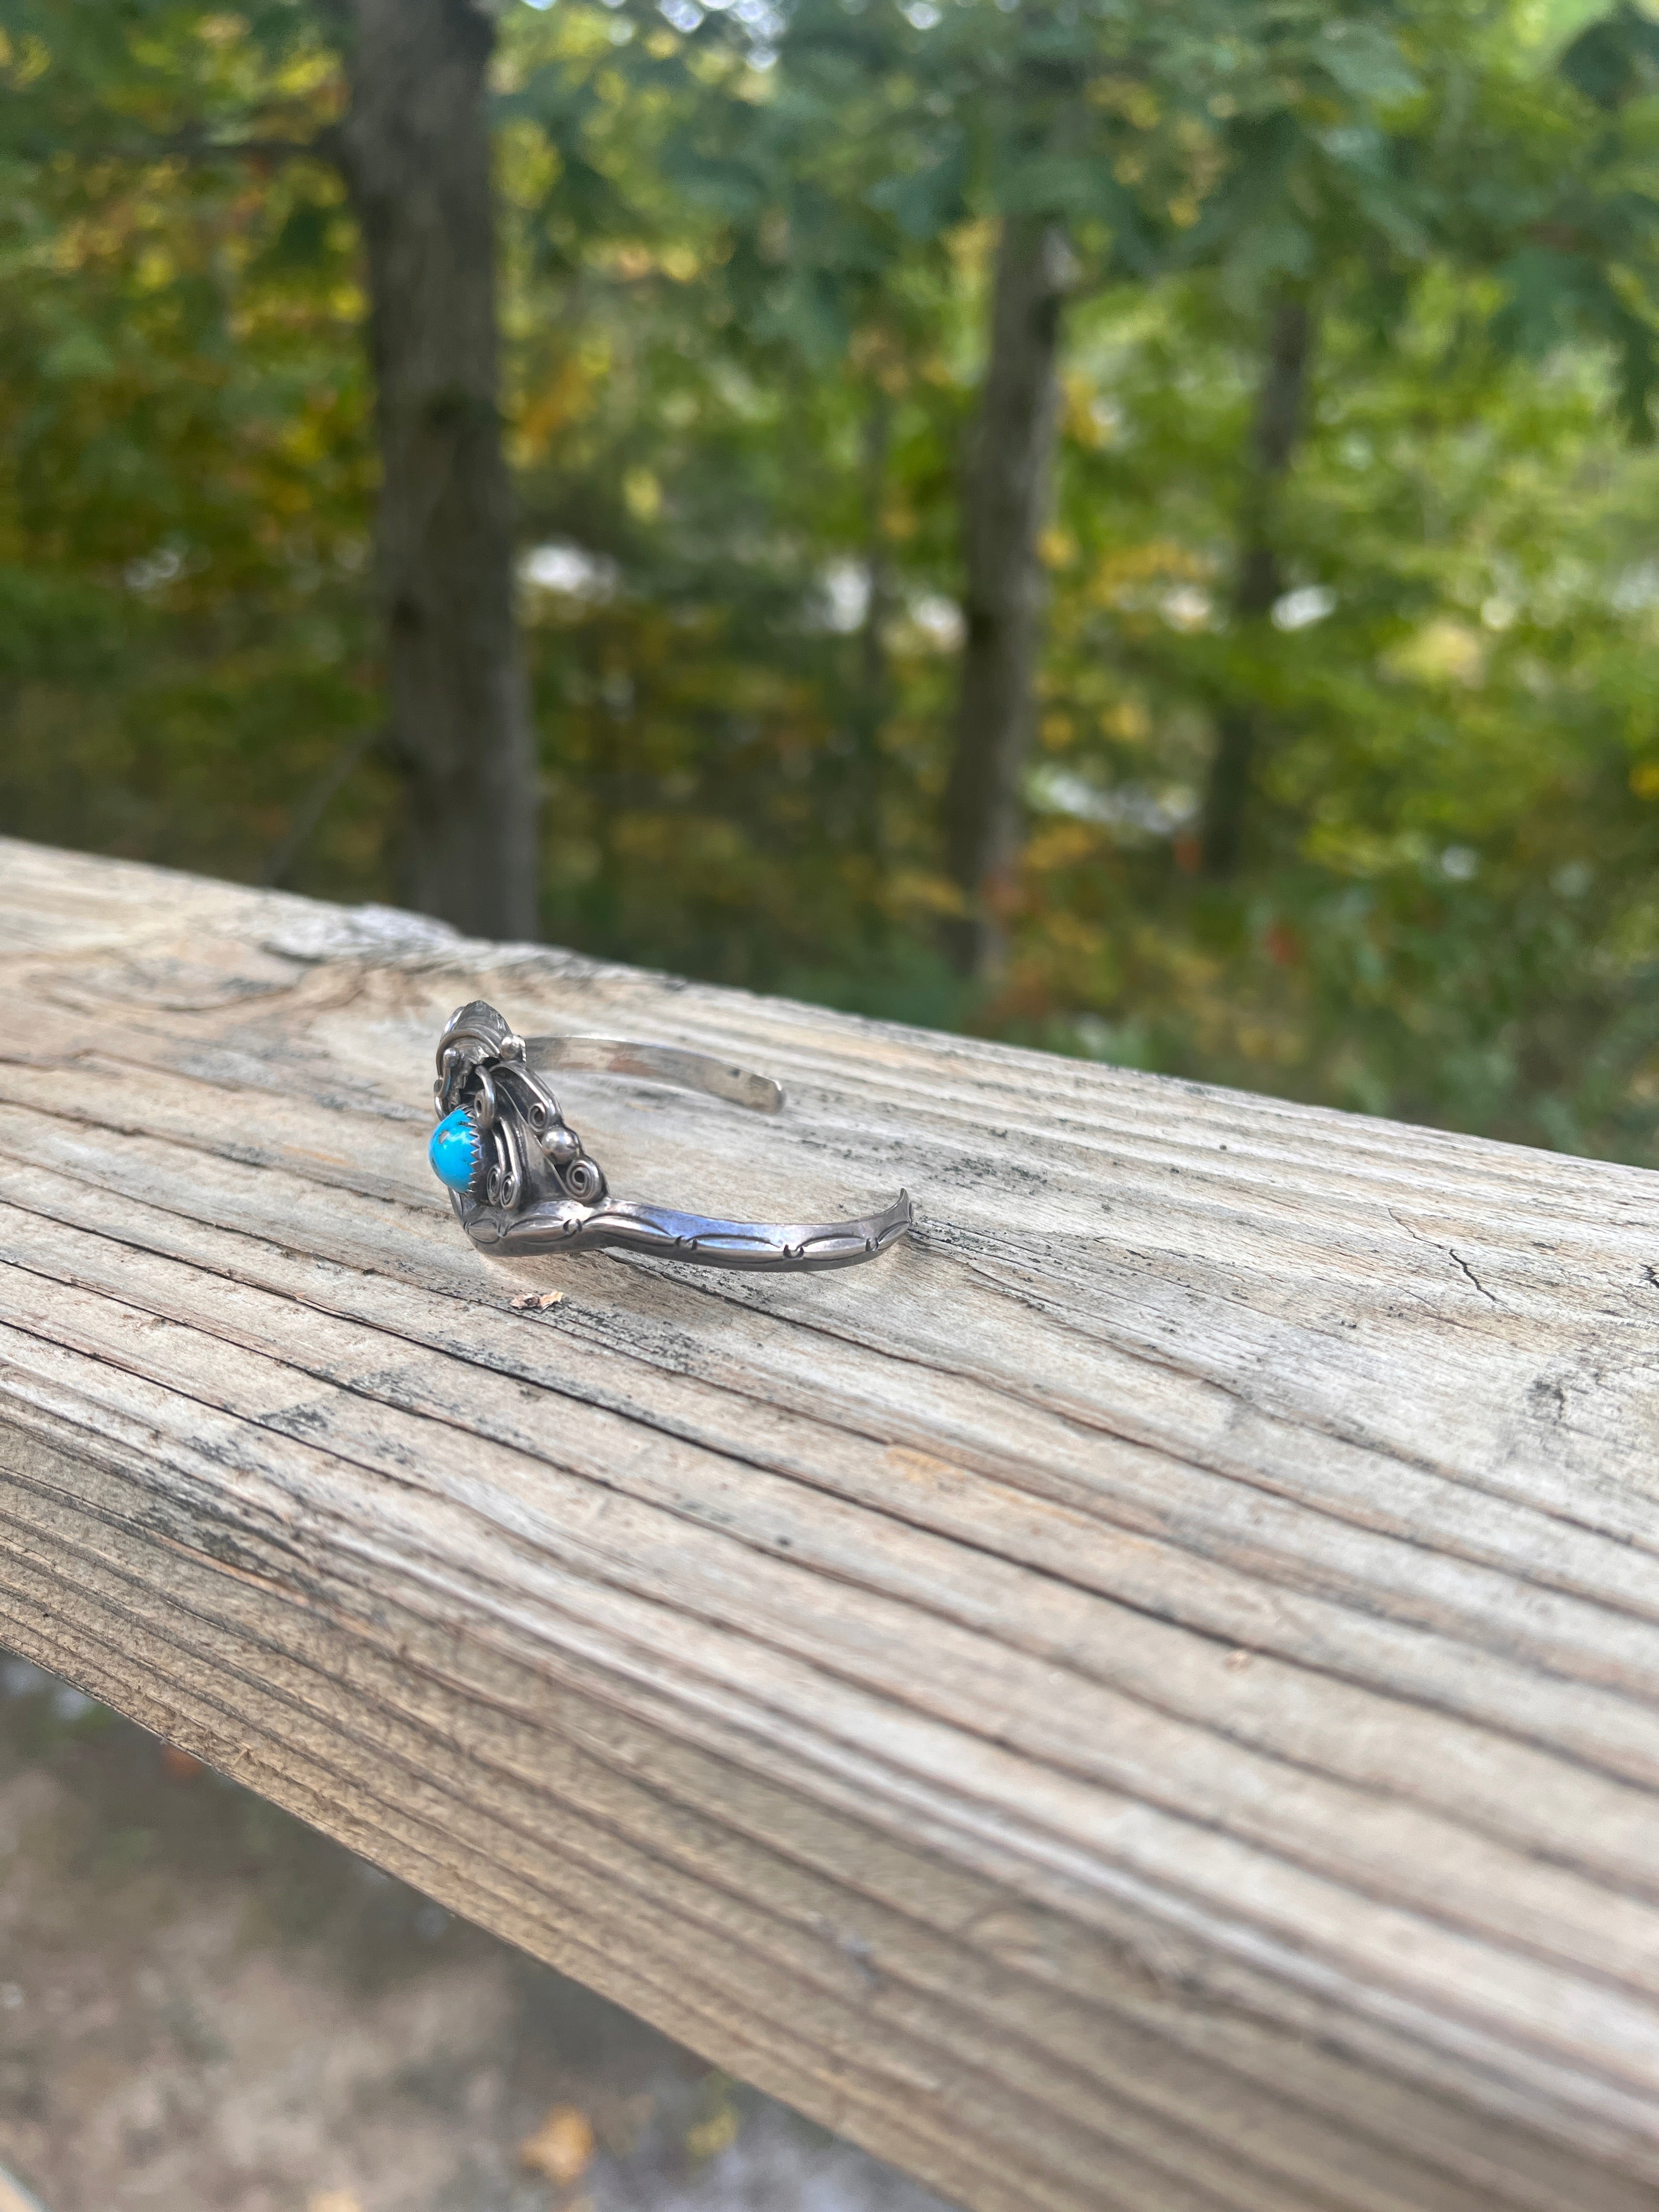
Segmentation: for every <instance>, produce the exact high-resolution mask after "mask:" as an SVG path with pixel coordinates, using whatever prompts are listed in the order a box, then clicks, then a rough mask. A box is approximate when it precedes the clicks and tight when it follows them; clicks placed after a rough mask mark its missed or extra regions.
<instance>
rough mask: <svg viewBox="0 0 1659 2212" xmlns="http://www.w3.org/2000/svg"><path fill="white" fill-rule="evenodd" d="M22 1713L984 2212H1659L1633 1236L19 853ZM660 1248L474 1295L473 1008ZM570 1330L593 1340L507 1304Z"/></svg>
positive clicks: (1543, 1203) (1561, 1200) (1649, 1552)
mask: <svg viewBox="0 0 1659 2212" xmlns="http://www.w3.org/2000/svg"><path fill="white" fill-rule="evenodd" d="M0 941H3V944H4V946H5V950H6V952H7V957H8V969H7V972H8V975H9V978H10V989H9V994H8V1001H7V1003H8V1008H9V1019H8V1021H7V1024H6V1029H5V1035H4V1036H3V1038H0V1260H3V1261H4V1262H5V1266H4V1267H3V1270H0V1642H3V1643H6V1644H10V1645H12V1646H13V1647H15V1649H16V1650H19V1651H21V1652H22V1653H24V1654H26V1655H27V1656H28V1657H30V1658H32V1659H34V1660H36V1661H38V1662H40V1663H41V1664H42V1665H45V1666H47V1667H50V1668H54V1669H55V1670H56V1671H57V1672H58V1673H59V1674H63V1675H64V1676H65V1677H67V1678H68V1679H69V1680H71V1681H73V1682H75V1683H76V1684H77V1685H79V1686H81V1687H82V1688H83V1689H85V1690H87V1691H88V1692H91V1693H92V1694H94V1695H95V1696H97V1697H100V1698H103V1699H107V1700H108V1701H109V1702H110V1703H112V1704H113V1705H116V1706H118V1708H119V1709H120V1710H122V1711H125V1712H127V1713H129V1714H131V1716H133V1717H135V1718H137V1719H138V1720H139V1721H141V1722H143V1723H144V1724H145V1725H147V1726H149V1727H152V1728H155V1729H159V1730H160V1731H161V1732H162V1733H164V1734H165V1735H168V1736H169V1737H171V1738H172V1739H173V1740H174V1741H178V1742H179V1743H181V1744H183V1745H184V1746H185V1747H187V1748H188V1749H190V1750H191V1751H192V1752H194V1753H197V1754H198V1755H199V1756H202V1757H204V1758H206V1759H210V1760H211V1761H213V1762H214V1763H215V1764H216V1765H219V1766H221V1767H222V1768H223V1769H225V1770H226V1771H229V1772H231V1773H234V1774H235V1775H237V1776H238V1777H240V1778H241V1779H243V1780H244V1781H246V1782H247V1783H249V1784H251V1785H252V1787H253V1788H255V1789H257V1790H261V1791H263V1792H264V1794H265V1795H266V1796H270V1797H271V1798H273V1799H275V1800H276V1801H278V1802H281V1803H283V1804H284V1805H287V1806H289V1807H290V1808H293V1809H295V1811H297V1812H299V1813H300V1814H302V1815H303V1816H304V1817H305V1818H307V1820H313V1821H314V1822H315V1823H316V1824H317V1825H318V1826H319V1827H322V1828H325V1829H326V1830H328V1831H329V1832H331V1833H332V1834H335V1835H337V1836H340V1837H342V1838H344V1839H345V1840H346V1841H347V1842H349V1844H351V1845H352V1846H353V1847H354V1848H355V1849H356V1850H360V1851H362V1852H363V1853H364V1854H365V1855H366V1856H367V1857H370V1858H373V1859H374V1860H376V1861H378V1862H379V1863H381V1864H383V1865H385V1866H386V1867H388V1868H390V1869H392V1870H394V1871H396V1872H397V1873H398V1874H400V1875H404V1876H406V1877H407V1878H409V1879H410V1880H412V1881H416V1882H418V1883H419V1884H421V1885H422V1887H424V1888H426V1889H427V1890H428V1891H429V1892H430V1893H432V1894H433V1895H434V1896H435V1897H437V1898H438V1899H441V1901H442V1902H443V1903H444V1904H445V1905H449V1906H451V1907H453V1909H455V1910H457V1911H461V1912H463V1913H465V1914H467V1915H469V1916H471V1917H473V1918H475V1919H477V1920H478V1921H480V1922H482V1923H484V1924H486V1925H487V1926H489V1927H490V1928H492V1929H495V1930H497V1931H499V1932H501V1933H502V1934H504V1935H506V1936H509V1937H511V1938H512V1939H513V1941H515V1942H519V1943H521V1944H523V1945H524V1946H525V1947H526V1948H528V1949H530V1950H532V1951H534V1952H535V1953H537V1954H538V1955H540V1956H541V1957H544V1958H545V1959H548V1960H550V1961H552V1962H553V1963H554V1964H555V1965H556V1966H560V1967H562V1968H563V1969H564V1970H565V1971H567V1972H570V1973H573V1974H574V1975H576V1976H577V1977H578V1978H580V1979H581V1980H583V1981H585V1982H587V1983H589V1984H592V1986H594V1987H595V1988H598V1989H600V1990H604V1991H605V1993H606V1994H608V1995H609V1996H612V1997H615V1998H617V2000H619V2001H620V2002H623V2003H624V2004H626V2005H629V2006H631V2007H632V2008H635V2010H636V2011H638V2012H641V2013H642V2014H644V2015H646V2016H647V2018H649V2019H651V2020H653V2021H655V2022H657V2023H658V2024H659V2026H661V2027H664V2028H665V2029H666V2030H667V2031H668V2032H670V2033H672V2034H674V2035H677V2036H679V2037H681V2038H682V2039H684V2041H686V2042H687V2043H689V2044H690V2045H693V2046H694V2047H695V2048H696V2049H697V2050H699V2051H702V2052H704V2053H706V2054H707V2055H708V2057H711V2058H713V2059H714V2060H717V2061H718V2062H719V2063H722V2064H724V2065H726V2066H728V2067H730V2068H732V2069H733V2070H734V2071H736V2072H738V2073H739V2074H741V2075H745V2076H746V2077H748V2078H750V2079H751V2080H753V2081H757V2082H758V2083H760V2084H761V2085H762V2086H763V2087H766V2088H768V2089H769V2090H771V2091H773V2092H774V2093H776V2094H779V2095H781V2096H783V2097H785V2098H787V2099H788V2100H791V2101H792V2102H793V2103H794V2104H796V2105H798V2106H800V2107H801V2108H802V2109H803V2110H805V2111H806V2112H810V2113H811V2114H813V2115H814V2116H815V2117H817V2118H819V2119H822V2120H823V2121H824V2122H826V2123H827V2124H829V2125H831V2126H833V2127H836V2128H838V2129H841V2130H844V2131H845V2132H846V2133H848V2134H849V2135H851V2136H854V2137H855V2138H857V2139H858V2140H860V2141H861V2142H865V2143H866V2144H867V2145H868V2146H869V2147H870V2148H872V2149H874V2150H876V2151H878V2152H879V2153H881V2154H883V2155H884V2156H886V2157H888V2158H890V2159H893V2160H896V2161H898V2162H899V2163H901V2164H902V2165H904V2166H908V2167H909V2168H910V2169H912V2170H913V2171H915V2172H917V2173H918V2174H920V2175H921V2176H923V2177H924V2178H925V2179H927V2180H929V2181H930V2182H932V2183H933V2185H935V2186H936V2187H938V2188H939V2189H940V2190H941V2191H944V2192H945V2194H946V2195H948V2196H951V2197H955V2198H957V2200H959V2201H960V2202H961V2203H963V2205H966V2206H970V2207H973V2208H976V2212H978V2209H979V2208H983V2212H1079V2209H1080V2208H1085V2207H1087V2208H1091V2209H1092V2208H1096V2207H1102V2208H1112V2212H1117V2208H1121V2209H1122V2212H1475V2208H1498V2207H1503V2208H1514V2209H1515V2212H1636V2208H1638V2207H1651V2206H1652V2205H1653V2204H1654V2203H1655V2202H1656V2194H1659V1556H1656V1555H1659V1508H1656V1500H1659V1449H1656V1446H1659V1179H1656V1178H1655V1177H1653V1176H1649V1175H1646V1174H1644V1173H1642V1172H1640V1171H1638V1170H1632V1169H1626V1168H1620V1167H1614V1166H1609V1165H1606V1164H1598V1163H1594V1162H1587V1161H1581V1160H1569V1159H1565V1158H1555V1157H1553V1156H1547V1155H1544V1154H1541V1153H1534V1152H1524V1151H1520V1150H1516V1149H1514V1148H1511V1147H1505V1146H1496V1145H1490V1144H1485V1143H1480V1142H1476V1141H1474V1140H1472V1139H1464V1138H1459V1137H1455V1136H1448V1135H1445V1134H1443V1133H1436V1132H1431V1131H1425V1130H1418V1129H1407V1128H1401V1127H1394V1126H1391V1125H1389V1124H1385V1123H1382V1122H1377V1121H1364V1120H1360V1119H1358V1118H1347V1117H1344V1116H1341V1115H1333V1114H1328V1113H1322V1112H1317V1111H1314V1110H1311V1109H1304V1108H1300V1107H1296V1106H1290V1105H1285V1104H1283V1103H1277V1102H1273V1101H1271V1100H1265V1099H1256V1098H1247V1097H1239V1096H1235V1095H1232V1094H1229V1093H1226V1092H1222V1091H1212V1090H1206V1089H1203V1088H1200V1087H1198V1086H1194V1085H1181V1084H1175V1083H1170V1082H1165V1081H1161V1080H1158V1079H1153V1078H1150V1077H1145V1076H1139V1075H1135V1074H1129V1073H1121V1072H1120V1071H1116V1070H1112V1069H1107V1068H1102V1067H1094V1066H1085V1065H1083V1064H1080V1063H1076V1062H1072V1061H1067V1060H1053V1059H1049V1058H1046V1057H1044V1056H1042V1055H1040V1054H1030V1053H1020V1052H1015V1051H1011V1050H1007V1049H1004V1048H999V1047H995V1046H992V1045H987V1044H983V1043H979V1042H973V1041H970V1040H963V1039H957V1038H945V1037H940V1036H926V1035H922V1034H920V1033H917V1032H913V1031H907V1030H900V1029H897V1028H894V1027H890V1026H886V1025H881V1024H867V1023H860V1022H856V1021H853V1020H849V1019H845V1018H839V1017H836V1016H832V1015H829V1014H826V1013H823V1012H818V1011H817V1010H815V1009H811V1008H807V1007H804V1006H793V1005H790V1004H787V1003H784V1002H781V1001H772V1000H758V999H754V998H750V997H746V996H744V995H743V994H737V993H730V992H720V991H714V990H711V989H706V988H702V987H693V986H690V985H686V984H683V983H679V982H676V981H672V980H671V979H667V978H664V977H660V976H653V975H642V974H639V973H635V972H633V971H630V970H626V969H617V968H606V967H603V966H600V965H597V964H595V963H590V962H586V961H582V960H580V959H577V958H574V957H572V956H570V955H568V954H564V953H561V952H556V951H549V950H547V949H545V948H538V947H529V946H507V947H502V946H495V945H483V944H477V943H471V942H468V941H465V940H463V939H458V938H455V937H453V936H451V935H450V934H448V933H446V932H444V931H443V930H441V928H439V927H437V926H436V925H434V924H430V923H425V922H422V921H418V920H416V918H414V917H410V916H407V915H391V914H386V913H384V912H380V911H377V910H375V909H362V910H356V911H347V910H343V909H335V908H325V907H319V906H316V905H313V904H310V903H308V902H305V901H302V900H298V899H293V898H289V897H284V896H277V895H274V894H262V893H254V892H249V891H245V890H237V889H234V888H231V887H228V886H225V885H222V884H209V883H206V882H203V881H200V880H197V879H194V878H185V877H177V876H168V875H166V874H163V873H161V872H155V871H150V870H145V869H142V868H137V867H134V866H126V865H123V864H117V863H112V862H104V861H94V860H86V859H81V858H75V857H71V856H69V855H65V854H54V853H48V852H46V851H42V850H40V849H38V848H28V847H24V846H21V845H16V844H0ZM477 994H482V995H483V996H486V997H488V998H489V999H491V1000H494V1001H495V1003H496V1004H498V1005H500V1006H501V1007H502V1009H503V1011H505V1012H507V1014H508V1016H509V1018H511V1019H513V1021H514V1022H515V1023H516V1024H518V1025H519V1026H520V1029H524V1030H531V1029H535V1030H557V1029H560V1028H567V1027H568V1028H572V1029H580V1030H589V1031H594V1030H597V1031H603V1032H605V1033H608V1034H613V1035H623V1036H630V1035H631V1036H645V1037H647V1038H651V1039H653V1040H657V1041H661V1042H670V1043H676V1044H682V1045H685V1046H689V1047H691V1048H695V1049H697V1050H702V1051H714V1052H718V1053H720V1054H729V1055H731V1056H732V1058H734V1059H736V1060H741V1061H743V1062H744V1064H746V1065H748V1066H754V1067H758V1068H760V1069H762V1070H763V1071H765V1072H767V1073H774V1074H776V1075H777V1076H778V1077H779V1078H781V1080H782V1081H783V1082H784V1083H785V1085H787V1089H788V1092H789V1097H790V1104H789V1107H788V1109H787V1111H786V1112H785V1113H784V1115H781V1117H780V1118H779V1119H778V1120H777V1121H775V1122H771V1123H769V1124H767V1125H765V1126H757V1123H756V1122H755V1121H753V1119H752V1118H751V1117H750V1116H747V1115H741V1114H738V1113H735V1112H733V1111H732V1109H729V1108H727V1107H725V1106H722V1105H721V1104H720V1103H718V1102H714V1101H711V1100H707V1099H699V1098H695V1097H684V1096H679V1095H677V1094H672V1093H670V1092H667V1091H660V1090H657V1089H654V1088H653V1087H652V1086H651V1085H645V1084H640V1083H634V1082H628V1081H621V1082H619V1081H617V1080H614V1079H610V1080H607V1079H603V1078H599V1077H592V1076H580V1075H571V1076H569V1077H568V1078H566V1079H562V1082H561V1097H562V1099H563V1102H564V1103H565V1106H566V1110H567V1112H568V1115H569V1116H570V1118H571V1119H572V1121H574V1123H575V1124H576V1126H577V1127H579V1128H580V1130H581V1131H582V1133H583V1135H584V1137H585V1139H586V1141H587V1143H588V1146H589V1148H590V1150H591V1151H592V1152H593V1153H594V1154H595V1155H596V1156H597V1157H598V1158H599V1159H600V1160H601V1161H602V1162H603V1163H604V1164H605V1168H606V1170H607V1172H608V1174H609V1176H610V1178H611V1184H612V1187H613V1188H615V1189H616V1190H617V1192H618V1193H619V1194H623V1195H624V1196H635V1197H641V1198H647V1199H648V1198H656V1199H660V1200H671V1201H673V1202H676V1203H681V1204H689V1205H696V1206H703V1207H706V1208H707V1209H708V1210H709V1211H711V1212H732V1213H745V1214H747V1215H749V1217H750V1218H756V1217H757V1216H758V1217H759V1218H767V1217H768V1216H771V1217H773V1218H800V1217H802V1216H807V1217H819V1218H832V1217H833V1216H835V1215H836V1214H838V1213H844V1212H858V1211H860V1210H862V1209H864V1208H865V1207H866V1206H868V1205H869V1204H870V1203H871V1202H872V1201H874V1200H878V1199H881V1198H883V1197H884V1196H885V1195H889V1194H891V1192H893V1191H894V1190H896V1189H897V1188H899V1187H900V1186H901V1185H904V1186H908V1188H909V1189H910V1190H911V1191H912V1192H913V1193H914V1194H915V1198H916V1200H917V1205H918V1208H919V1212H920V1216H921V1228H920V1231H919V1233H918V1234H917V1236H916V1237H915V1239H914V1240H913V1241H912V1242H911V1243H909V1244H908V1245H905V1246H901V1247H899V1248H897V1249H896V1250H894V1251H893V1252H892V1253H890V1254H889V1255H886V1256H885V1257H884V1259H883V1260H881V1261H878V1262H876V1263H872V1265H871V1266H870V1267H867V1268H864V1269H854V1270H851V1271H849V1272H848V1273H845V1274H841V1275H829V1276H815V1277H775V1278H768V1279H756V1280H745V1279H743V1278H740V1277H733V1276H720V1275H711V1274H703V1273H698V1272H697V1271H696V1270H694V1269H691V1268H688V1267H680V1266H677V1265H675V1264H674V1263H671V1262H666V1261H653V1260H647V1259H643V1258H630V1257H627V1256H615V1255H590V1256H584V1257H579V1258H565V1259H562V1260H561V1259H546V1260H542V1261H527V1262H520V1263H519V1264H518V1265H517V1266H516V1267H513V1268H512V1269H511V1270H507V1269H503V1268H502V1267H499V1266H495V1267H492V1266H491V1264H490V1263H489V1262H488V1261H485V1260H483V1258H481V1257H480V1256H479V1255H477V1254H476V1253H475V1252H473V1251H472V1250H471V1249H470V1248H469V1247H468V1246H467V1244H466V1243H465V1240H464V1239H463V1238H462V1237H461V1236H460V1235H459V1231H457V1230H456V1228H455V1226H454V1225H453V1221H452V1219H451V1218H450V1216H449V1213H448V1211H447V1206H445V1205H444V1203H443V1202H442V1200H441V1194H440V1193H439V1192H438V1189H437V1187H436V1186H435V1184H434V1183H433V1182H432V1180H431V1178H430V1176H429V1175H428V1171H427V1169H426V1166H425V1164H424V1158H423V1151H424V1137H425V1132H426V1127H427V1125H428V1107H427V1098H428V1082H429V1074H430V1055H431V1049H432V1044H433V1041H434V1039H435V1036H436V1033H437V1030H438V1029H439V1027H440V1026H441V1023H442V1021H443V1019H444V1018H445V1016H446V1015H447V1013H448V1012H450V1011H451V1009H452V1008H453V1006H454V1005H455V1004H457V1003H458V1002H459V1000H463V999H465V998H470V997H472V996H474V995H477ZM543 1287H546V1288H556V1289H558V1290H561V1291H562V1292H563V1293H564V1296H563V1297H562V1301H561V1302H560V1303H558V1304H556V1305H553V1306H551V1307H550V1308H549V1309H548V1310H545V1311H532V1312H528V1313H526V1312H519V1311H514V1310H512V1308H511V1305H510V1303H509V1301H510V1300H511V1298H512V1297H513V1295H514V1294H515V1293H518V1292H520V1291H524V1290H526V1289H530V1288H543Z"/></svg>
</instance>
